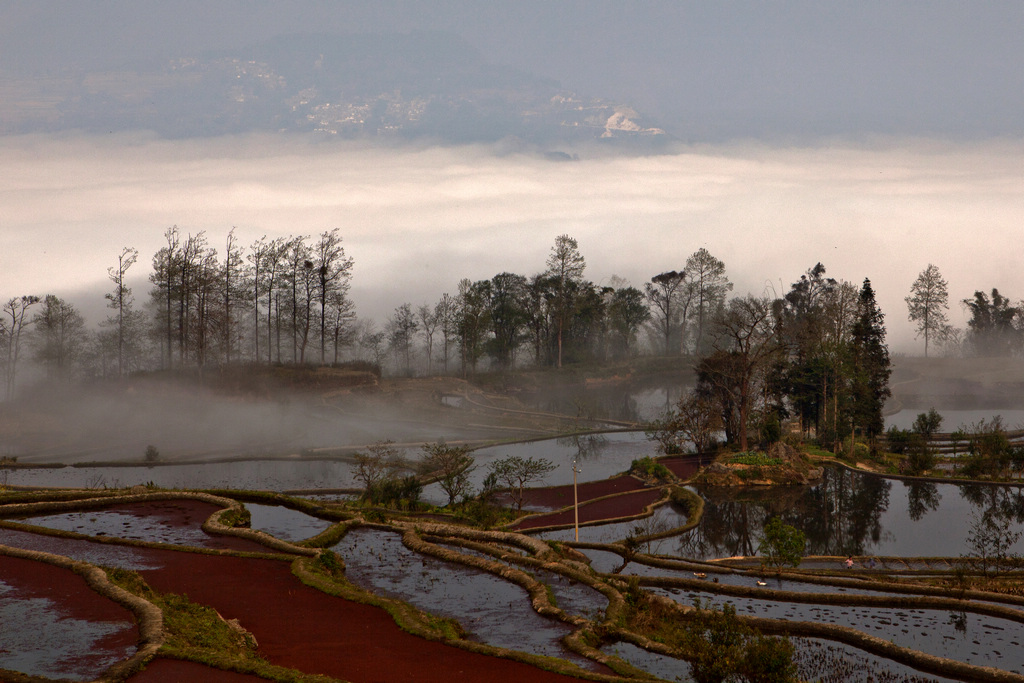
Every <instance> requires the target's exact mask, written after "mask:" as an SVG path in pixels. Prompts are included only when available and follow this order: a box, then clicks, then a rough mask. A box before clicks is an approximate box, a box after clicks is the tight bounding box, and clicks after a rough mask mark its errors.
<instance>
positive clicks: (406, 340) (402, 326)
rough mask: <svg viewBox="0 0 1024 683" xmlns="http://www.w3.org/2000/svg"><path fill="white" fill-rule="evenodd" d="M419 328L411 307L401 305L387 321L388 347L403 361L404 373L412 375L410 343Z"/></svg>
mask: <svg viewBox="0 0 1024 683" xmlns="http://www.w3.org/2000/svg"><path fill="white" fill-rule="evenodd" d="M418 328H419V323H417V322H416V316H415V315H413V312H412V306H411V305H409V304H402V305H401V306H399V307H398V308H396V309H395V312H394V313H393V314H392V315H391V318H390V319H389V320H388V346H389V347H391V350H392V351H393V352H394V353H395V356H397V357H399V358H401V359H403V360H404V361H405V373H406V374H407V375H411V374H412V341H413V338H414V336H415V334H416V330H417V329H418Z"/></svg>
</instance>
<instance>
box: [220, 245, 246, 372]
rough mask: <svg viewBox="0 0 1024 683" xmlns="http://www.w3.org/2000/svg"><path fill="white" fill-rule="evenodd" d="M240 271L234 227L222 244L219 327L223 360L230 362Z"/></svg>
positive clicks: (238, 251)
mask: <svg viewBox="0 0 1024 683" xmlns="http://www.w3.org/2000/svg"><path fill="white" fill-rule="evenodd" d="M241 271H242V250H241V249H240V248H239V247H238V241H237V240H236V239H235V228H233V227H232V228H231V230H230V231H228V237H227V241H226V243H225V245H224V267H223V274H224V288H223V290H222V294H223V296H224V311H223V313H222V315H223V319H222V320H221V327H222V332H223V333H224V335H223V341H222V344H223V345H224V362H225V363H227V364H229V365H230V364H231V352H232V350H233V349H234V337H233V335H234V326H233V325H232V306H233V305H237V299H240V298H242V296H243V291H244V290H243V289H242V287H241V283H240V282H239V281H240V280H241Z"/></svg>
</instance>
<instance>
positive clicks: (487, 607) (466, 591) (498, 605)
mask: <svg viewBox="0 0 1024 683" xmlns="http://www.w3.org/2000/svg"><path fill="white" fill-rule="evenodd" d="M333 550H334V551H335V552H337V553H338V554H339V555H340V556H341V557H342V558H343V559H344V560H345V564H346V570H345V573H346V576H347V577H348V579H349V580H350V581H352V582H353V583H356V584H358V585H360V586H362V587H363V588H366V589H369V590H372V591H373V592H376V593H380V594H382V595H387V596H389V597H393V598H398V599H400V600H405V601H407V602H410V603H412V604H413V605H415V606H417V607H419V608H420V609H423V610H426V611H429V612H431V613H434V614H439V615H441V616H446V617H451V618H454V619H457V620H458V621H459V623H461V624H462V626H463V628H465V629H466V631H467V632H468V633H469V634H470V635H471V637H472V638H473V639H474V640H479V641H481V642H484V643H487V644H489V645H496V646H499V647H507V648H510V649H513V650H521V651H524V652H529V653H532V654H538V655H546V656H549V657H559V658H562V659H568V660H570V661H573V662H575V663H577V664H579V665H580V666H583V667H585V668H591V669H592V668H595V666H596V665H595V664H594V662H591V661H590V660H588V659H586V658H583V657H580V656H579V655H576V654H575V653H572V652H570V651H569V650H567V649H566V648H565V647H564V646H562V644H561V643H560V642H559V640H560V639H561V638H562V637H563V636H565V635H567V634H568V633H570V631H571V630H572V629H571V627H570V626H569V625H568V624H563V623H561V622H558V621H555V620H554V619H548V618H546V617H543V616H541V615H539V614H537V613H536V612H535V611H534V610H533V608H532V607H531V606H530V598H529V594H528V593H527V591H526V590H525V589H523V588H521V587H520V586H518V585H516V584H514V583H510V582H508V581H505V580H504V579H501V578H499V577H497V576H494V575H493V574H489V573H487V572H484V571H481V570H478V569H472V568H470V567H464V566H462V565H458V564H454V563H450V562H444V561H441V560H438V559H435V558H432V557H426V556H422V555H420V554H418V553H416V552H414V551H412V550H409V549H408V548H406V547H405V546H404V545H403V544H402V540H401V537H400V536H399V534H397V533H395V532H389V531H379V530H376V529H353V530H352V531H350V532H349V533H348V534H346V535H345V536H344V537H343V538H342V539H341V541H339V542H338V544H337V545H335V546H334V548H333Z"/></svg>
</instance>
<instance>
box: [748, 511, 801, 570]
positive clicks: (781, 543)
mask: <svg viewBox="0 0 1024 683" xmlns="http://www.w3.org/2000/svg"><path fill="white" fill-rule="evenodd" d="M806 545H807V538H806V536H805V535H804V532H802V531H800V530H799V529H797V528H795V527H792V526H790V525H788V524H783V523H782V520H781V519H779V518H778V517H772V518H771V519H770V520H768V523H767V524H765V525H764V532H763V535H762V537H761V543H760V545H758V547H757V551H758V552H759V553H761V555H762V556H763V558H764V560H763V561H764V563H765V564H766V565H768V566H773V567H775V568H777V569H782V567H783V565H790V566H792V567H796V566H798V565H799V564H800V560H801V559H803V556H804V548H805V547H806Z"/></svg>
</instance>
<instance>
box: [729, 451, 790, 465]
mask: <svg viewBox="0 0 1024 683" xmlns="http://www.w3.org/2000/svg"><path fill="white" fill-rule="evenodd" d="M729 461H730V462H732V463H735V464H737V465H752V466H755V467H775V466H778V465H781V464H782V460H780V459H779V458H770V457H768V454H767V453H763V452H760V451H750V452H747V453H737V454H736V455H734V456H732V457H731V458H730V459H729Z"/></svg>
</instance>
